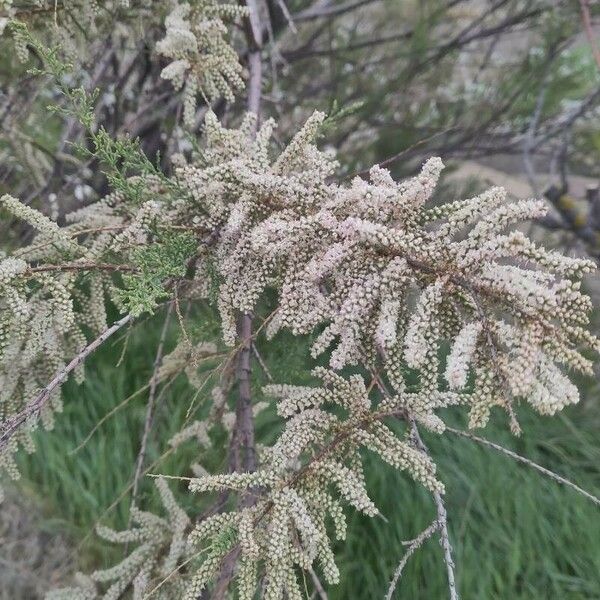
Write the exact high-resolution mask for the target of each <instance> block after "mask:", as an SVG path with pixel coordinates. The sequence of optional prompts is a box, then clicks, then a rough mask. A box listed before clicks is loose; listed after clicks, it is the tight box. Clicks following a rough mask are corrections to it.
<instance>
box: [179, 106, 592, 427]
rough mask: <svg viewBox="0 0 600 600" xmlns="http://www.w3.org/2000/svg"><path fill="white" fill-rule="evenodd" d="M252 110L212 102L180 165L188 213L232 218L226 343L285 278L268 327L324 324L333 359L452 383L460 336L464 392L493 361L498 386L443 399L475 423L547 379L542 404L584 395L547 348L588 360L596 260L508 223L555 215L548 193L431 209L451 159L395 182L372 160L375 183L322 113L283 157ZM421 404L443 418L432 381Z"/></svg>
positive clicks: (457, 381) (458, 380)
mask: <svg viewBox="0 0 600 600" xmlns="http://www.w3.org/2000/svg"><path fill="white" fill-rule="evenodd" d="M253 119H254V117H253V116H252V115H249V116H248V117H247V119H246V121H245V122H244V123H243V124H242V126H241V127H240V129H238V130H225V129H224V128H222V126H221V125H220V124H219V123H218V121H217V120H216V117H215V116H214V115H212V113H209V114H208V115H207V120H206V144H207V146H206V148H205V150H204V152H203V155H202V158H203V160H202V162H199V163H197V164H190V165H185V166H182V167H180V168H179V169H178V172H177V177H178V180H179V181H180V182H181V185H182V186H183V187H184V188H186V189H189V190H190V193H191V194H192V196H193V199H194V201H195V202H194V203H192V205H190V203H189V202H188V203H185V204H182V206H181V207H180V208H178V209H177V210H181V215H184V214H186V211H190V210H192V211H194V217H192V215H191V214H189V213H188V214H187V217H186V218H194V219H195V222H196V223H197V224H199V225H202V226H203V227H205V228H207V229H208V230H215V229H216V230H217V231H218V233H219V236H218V239H217V240H216V241H215V243H214V245H213V248H214V250H212V251H211V252H208V253H206V254H205V259H202V260H201V261H200V262H201V264H200V266H199V272H201V273H205V272H206V269H205V267H204V266H203V260H206V261H211V264H215V265H216V267H217V268H218V270H219V275H220V279H221V283H220V286H219V309H220V311H221V317H222V322H223V332H224V339H225V341H226V342H227V343H229V344H231V343H233V341H234V339H235V318H236V315H237V314H238V312H249V311H251V310H253V308H254V307H255V305H256V302H257V301H258V299H259V298H260V296H261V294H262V292H263V291H264V290H265V289H266V288H267V287H275V288H276V289H277V290H278V291H279V306H278V309H277V312H276V314H275V315H274V317H273V319H272V320H271V322H270V323H269V326H268V329H267V332H268V335H270V336H272V335H274V334H275V333H276V332H277V330H278V329H280V328H281V327H289V328H290V329H291V330H292V332H293V333H295V334H306V333H309V332H311V331H313V330H314V329H315V328H316V327H318V326H321V325H325V327H324V329H323V330H322V332H321V333H320V335H319V336H318V337H317V338H316V340H315V342H314V345H313V355H314V356H317V355H319V354H321V353H322V352H324V351H325V350H326V349H327V348H328V347H330V346H332V345H333V347H332V350H331V355H330V365H331V367H332V368H334V369H339V368H342V367H344V366H346V365H352V364H367V365H369V364H371V365H372V364H375V363H376V362H377V361H378V360H380V359H383V361H384V364H385V365H386V368H387V374H388V377H389V379H390V381H391V382H392V383H393V384H394V386H395V388H396V390H397V391H401V390H403V389H404V387H403V370H406V369H407V368H408V369H416V370H417V371H418V372H419V376H420V379H421V386H422V389H423V390H426V391H427V392H428V394H429V395H430V396H431V395H432V394H438V393H439V392H438V391H437V373H438V372H439V370H440V365H439V364H438V363H439V361H440V356H441V353H440V352H439V348H440V344H441V342H442V341H443V340H444V339H447V340H449V341H450V342H451V343H452V344H453V350H452V352H451V354H450V357H449V359H448V364H447V365H446V368H445V372H446V376H447V380H448V383H449V384H450V387H451V389H452V390H454V391H455V392H461V390H463V388H465V386H466V381H467V377H468V373H469V369H470V368H472V370H473V372H474V373H477V372H478V371H482V370H483V371H485V372H488V373H491V379H489V380H486V381H487V389H488V392H487V394H486V395H485V398H481V397H480V394H481V390H479V391H478V393H477V394H466V393H462V395H461V398H460V399H458V398H457V394H456V393H452V394H447V395H446V396H436V398H438V399H437V400H430V404H431V405H434V404H436V405H440V404H439V402H440V400H439V399H440V398H442V397H443V398H445V401H446V402H448V403H451V404H454V403H457V402H461V403H467V404H471V406H472V409H473V412H472V418H471V423H472V424H473V425H483V424H484V423H485V421H486V418H487V414H488V412H489V407H491V406H492V405H495V404H499V405H502V406H505V407H507V408H509V410H511V411H512V409H511V408H510V404H511V403H512V402H513V401H514V400H518V399H531V394H533V393H535V394H536V398H537V400H535V401H532V405H533V406H534V407H535V408H537V409H538V410H541V411H542V412H554V411H555V410H557V409H558V408H560V407H562V406H565V405H566V404H568V403H571V402H572V401H574V400H576V397H577V396H576V394H575V393H573V392H571V393H569V394H561V395H557V392H558V390H557V389H556V390H555V389H552V386H548V385H547V383H544V382H545V381H547V375H546V373H547V364H548V363H551V364H561V363H562V364H563V365H564V366H566V367H569V368H574V369H578V370H583V371H586V372H589V365H588V363H587V362H586V360H585V359H584V357H583V356H582V355H581V354H580V353H579V350H578V347H579V346H580V342H581V341H582V340H585V341H586V342H587V343H588V344H590V343H591V345H592V346H593V347H594V348H597V347H598V342H597V341H596V340H595V339H592V338H590V336H589V335H588V334H587V332H586V330H585V325H586V324H587V319H588V314H589V311H590V309H591V303H590V300H589V298H587V297H586V296H585V295H583V294H582V292H581V290H580V284H579V282H578V280H579V279H580V278H581V276H582V275H583V274H585V273H587V272H589V271H591V270H592V269H593V268H594V264H593V263H592V262H591V261H589V260H584V259H574V258H568V257H564V256H561V255H559V254H557V253H556V252H548V251H546V250H544V249H543V248H541V247H538V246H537V245H536V244H535V243H534V242H532V241H531V240H529V239H528V238H527V237H526V236H525V235H524V234H522V233H521V232H519V231H507V229H508V228H509V227H510V226H512V225H514V224H515V223H517V222H519V221H522V220H523V219H528V218H536V217H539V216H540V215H542V214H543V213H544V210H545V209H544V205H543V203H541V202H538V201H532V200H525V201H519V202H514V203H510V202H507V200H506V194H505V193H504V191H503V190H501V189H499V188H494V189H491V190H489V191H488V192H485V193H483V194H481V195H479V196H477V197H475V198H471V199H468V200H461V201H456V202H452V203H447V204H443V205H441V206H437V207H432V208H429V207H428V206H427V201H428V200H429V199H430V197H431V194H432V193H433V191H434V189H435V186H436V182H437V180H438V178H439V175H440V172H441V170H442V168H443V165H442V162H441V161H440V160H439V159H437V158H434V159H430V160H429V161H427V163H426V164H425V165H424V166H423V168H422V170H421V173H420V174H419V175H418V176H416V177H415V178H413V179H411V180H409V181H405V182H401V183H396V182H394V181H393V180H392V178H391V177H390V175H389V173H388V172H387V171H386V170H384V169H381V168H379V167H374V168H373V169H372V170H371V176H370V179H371V181H370V182H367V181H364V180H363V179H360V178H356V179H354V180H353V181H352V182H351V183H350V185H347V184H337V183H334V182H332V181H331V178H330V175H331V174H332V173H333V171H334V169H335V167H336V163H335V160H334V159H333V158H332V157H331V156H330V155H328V154H325V153H323V152H320V151H319V150H318V149H317V148H316V146H315V145H314V139H315V137H316V135H317V133H318V131H319V128H320V126H321V124H322V122H323V120H324V115H323V114H322V113H315V114H314V115H313V116H312V117H311V118H310V119H309V120H308V121H307V123H306V124H305V126H304V127H303V128H302V129H301V130H300V132H299V133H298V134H297V135H296V136H295V137H294V139H293V140H292V141H291V142H290V144H289V145H288V146H287V148H285V149H284V150H283V151H282V153H281V154H280V156H279V157H278V158H276V159H275V160H272V159H271V157H270V147H269V137H270V135H271V132H272V129H273V126H274V124H273V123H272V122H271V121H267V122H266V123H264V124H263V126H262V127H261V128H260V130H259V133H258V135H257V136H256V138H255V139H254V138H253V136H252V135H250V134H249V131H251V130H252V127H251V124H252V122H253ZM202 213H204V215H203V214H202ZM482 329H485V332H486V333H485V335H484V334H482V333H481V331H482ZM509 330H510V331H511V333H509V334H507V333H506V332H507V331H509ZM515 332H516V334H515ZM442 370H443V366H442ZM477 385H478V384H477V381H475V387H477ZM463 396H464V397H463ZM414 398H415V399H417V398H418V397H417V396H414ZM543 398H545V399H546V400H543ZM441 405H442V406H443V403H442V404H441ZM475 405H477V406H476V407H475ZM484 406H487V408H485V409H484ZM413 408H414V410H415V411H416V412H420V413H422V416H423V417H424V418H425V414H428V416H427V417H426V418H427V419H428V420H429V423H430V425H431V424H432V423H433V422H434V421H435V419H434V420H433V421H432V419H433V416H432V414H431V411H429V410H425V409H426V407H425V405H424V404H423V397H422V396H421V397H420V398H419V405H418V406H416V405H415V406H414V407H413ZM423 411H425V412H423ZM475 414H477V415H479V416H478V418H476V419H475V418H473V417H474V415H475ZM435 422H436V423H437V421H435ZM438 425H439V424H438Z"/></svg>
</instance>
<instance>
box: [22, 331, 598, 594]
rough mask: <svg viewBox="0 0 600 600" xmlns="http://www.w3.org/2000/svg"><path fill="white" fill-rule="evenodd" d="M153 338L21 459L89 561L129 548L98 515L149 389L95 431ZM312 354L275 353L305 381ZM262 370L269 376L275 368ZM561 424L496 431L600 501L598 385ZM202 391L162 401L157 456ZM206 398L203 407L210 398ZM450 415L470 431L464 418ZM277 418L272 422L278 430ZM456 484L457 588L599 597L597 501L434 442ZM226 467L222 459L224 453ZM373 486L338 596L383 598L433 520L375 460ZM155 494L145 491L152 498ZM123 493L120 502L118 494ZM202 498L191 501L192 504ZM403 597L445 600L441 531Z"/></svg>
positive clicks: (114, 510) (109, 365)
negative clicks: (111, 543) (406, 544)
mask: <svg viewBox="0 0 600 600" xmlns="http://www.w3.org/2000/svg"><path fill="white" fill-rule="evenodd" d="M148 325H149V328H150V329H151V330H152V333H150V334H145V335H144V336H143V337H140V336H139V335H135V334H134V335H132V336H131V338H130V339H129V341H128V351H127V353H126V354H125V359H124V362H123V364H122V365H121V367H120V368H115V364H116V363H117V361H118V360H119V356H120V353H121V348H122V344H123V341H122V340H121V341H118V342H117V343H115V344H113V345H112V346H108V347H107V348H105V349H104V350H102V351H101V352H99V353H98V355H97V356H96V357H95V358H94V359H93V361H92V362H91V363H90V365H89V367H88V376H87V380H86V383H85V384H84V386H83V387H80V388H78V387H77V386H75V385H74V384H69V385H68V386H66V389H65V396H66V401H65V410H64V414H63V415H62V416H61V417H59V418H58V419H57V424H56V429H55V431H54V432H53V433H50V434H44V435H41V436H38V446H39V450H38V452H37V453H36V454H34V455H33V456H31V457H22V459H21V462H22V468H23V473H24V476H23V482H22V488H23V489H25V490H26V491H27V492H28V493H29V494H30V495H31V496H33V497H35V498H38V499H41V500H42V501H43V503H44V510H45V513H46V515H47V517H48V521H47V523H46V527H50V528H55V529H56V530H61V531H67V532H68V533H69V534H70V537H71V541H72V544H73V548H74V552H76V553H77V554H78V556H80V557H81V558H80V562H81V563H82V566H83V567H86V566H87V567H89V566H90V565H92V564H94V565H96V564H106V563H107V562H109V561H111V560H114V558H115V557H118V556H121V554H120V552H121V551H120V550H119V551H118V554H115V552H116V551H115V549H114V548H110V547H108V546H106V545H103V544H100V543H99V542H98V541H97V540H96V539H95V538H94V536H89V535H88V534H89V533H90V532H91V530H92V528H93V525H94V523H96V521H97V520H98V518H99V517H102V521H103V522H104V523H106V524H110V525H116V526H122V525H123V524H124V523H126V521H127V510H128V506H129V497H128V496H127V494H126V491H127V487H128V485H129V483H130V482H131V478H132V475H133V464H134V462H135V457H136V455H137V452H138V446H139V438H140V432H141V428H142V423H143V418H144V413H145V401H146V396H145V395H144V394H140V395H139V396H137V397H135V398H133V399H132V400H130V401H129V402H128V403H127V405H126V406H125V407H124V408H122V409H120V410H118V411H117V412H115V413H114V414H113V415H112V416H111V417H110V418H107V419H106V421H105V422H104V423H103V424H102V425H101V426H100V427H99V428H98V429H97V431H95V433H94V434H93V435H92V436H91V437H90V438H89V440H88V441H87V442H86V443H85V444H84V445H83V447H82V448H80V449H79V450H77V451H75V449H76V448H77V447H78V446H79V445H81V444H82V442H83V441H84V440H86V438H87V436H88V435H89V433H90V432H91V431H92V430H93V429H94V426H95V425H96V424H97V423H98V421H99V420H100V419H102V418H103V417H105V416H106V415H109V414H110V413H111V411H113V410H114V409H115V407H117V406H118V405H119V404H120V403H121V402H122V401H123V399H125V398H127V397H128V396H130V395H131V394H132V393H134V392H135V391H136V390H138V389H139V388H141V387H143V386H144V384H145V383H146V382H147V380H148V377H149V375H150V365H151V364H152V361H153V357H154V352H155V346H156V343H157V340H158V336H159V329H160V323H159V322H158V321H149V322H148ZM304 356H305V348H304V347H303V344H302V343H299V342H297V341H294V340H293V339H292V338H283V339H282V340H281V342H280V343H279V344H274V345H271V346H270V349H269V350H267V348H265V349H264V357H265V359H266V360H267V362H268V363H269V365H270V367H271V369H272V372H273V375H274V376H275V378H276V379H278V380H283V381H289V380H292V381H294V380H295V381H298V379H303V378H304V379H305V378H306V374H305V373H306V364H305V362H304V361H305V359H304ZM263 378H264V376H263ZM587 396H588V398H587V400H586V401H585V402H584V403H583V404H582V405H580V406H578V407H574V408H572V409H571V410H568V411H566V412H565V414H564V415H562V416H559V417H556V418H542V417H538V416H535V415H532V414H530V413H528V412H527V411H524V412H522V413H521V422H522V425H523V429H524V435H523V437H522V438H521V439H519V440H515V439H513V438H511V436H510V435H508V434H507V432H506V424H505V422H504V420H503V419H501V418H500V417H499V416H498V419H497V422H495V423H492V424H491V425H490V427H489V428H488V429H487V430H485V432H484V435H485V436H486V437H489V438H490V439H494V440H497V441H500V442H501V443H502V444H504V445H506V446H509V447H511V448H513V449H515V450H516V451H517V452H519V453H521V454H524V455H526V456H527V457H529V458H531V459H533V460H535V461H537V462H539V463H541V464H543V465H544V466H546V467H548V468H550V469H553V470H555V471H557V472H559V473H561V474H563V475H565V476H567V477H569V478H571V479H573V480H575V481H576V482H577V483H578V484H580V485H581V486H582V487H584V488H585V489H587V490H589V491H591V492H592V493H594V494H596V495H600V466H599V465H600V442H599V441H598V437H599V436H598V432H600V403H599V402H598V397H597V391H596V390H595V388H594V389H590V390H588V393H587ZM189 398H190V392H189V388H188V387H187V386H186V384H185V382H184V381H183V380H177V381H176V382H175V383H174V384H173V385H172V386H171V387H170V389H169V391H168V393H166V394H165V395H164V398H163V400H162V401H161V405H160V409H159V414H158V418H157V421H156V425H155V428H154V430H153V437H152V438H151V443H150V447H149V454H148V461H149V462H152V461H154V460H155V459H156V458H158V457H159V456H160V453H161V452H162V451H164V449H165V447H166V440H167V439H168V438H169V437H170V436H171V435H172V434H173V433H174V432H175V431H176V430H177V427H178V425H179V424H180V423H182V422H183V419H184V417H185V413H186V411H187V408H188V406H189ZM200 404H201V402H200ZM448 418H449V420H450V421H453V422H454V423H455V424H456V425H457V426H462V425H463V421H464V415H461V414H449V415H448ZM272 423H273V419H272V417H269V415H267V416H266V417H265V418H263V420H262V422H261V424H260V429H261V431H262V432H268V431H269V429H270V428H271V427H272ZM426 441H427V443H428V445H429V446H430V449H431V452H432V454H433V456H434V458H435V460H436V462H437V464H438V465H439V473H440V477H441V478H442V479H443V481H444V482H445V483H446V486H447V495H446V501H447V508H448V513H449V519H450V527H451V538H452V540H453V543H454V548H455V554H456V556H455V558H456V565H457V576H458V585H459V588H460V591H461V595H462V598H464V599H468V600H470V599H486V600H488V599H496V598H498V599H502V600H504V599H511V600H512V599H515V600H516V599H523V600H525V599H527V600H533V599H541V598H548V599H556V600H563V599H573V600H575V599H587V600H591V599H600V512H599V509H598V507H597V506H594V505H593V504H591V503H590V502H589V501H587V500H586V499H585V498H583V497H581V496H578V495H577V494H576V493H575V492H573V491H571V490H569V489H566V488H563V487H561V486H560V485H559V484H557V483H555V482H553V481H549V480H548V479H545V478H544V477H543V476H542V475H540V474H538V473H536V472H534V471H532V470H531V469H528V468H527V467H524V466H520V465H517V464H516V463H515V462H513V461H512V460H511V459H509V458H507V457H505V456H503V455H499V454H497V453H495V452H494V451H493V450H490V449H487V448H482V447H480V446H478V445H476V444H474V443H473V442H472V441H469V440H465V439H462V438H456V437H453V436H452V435H451V434H447V435H445V436H443V437H437V436H428V437H427V439H426ZM191 451H192V450H191V448H190V449H188V450H187V451H186V450H184V451H183V453H182V454H180V455H176V456H170V457H168V458H167V459H165V460H164V461H163V462H162V463H161V465H160V467H157V469H156V470H157V471H158V472H162V473H181V472H182V470H183V467H184V466H185V465H187V464H188V463H189V459H190V456H191V455H190V452H191ZM213 460H214V461H215V465H217V462H218V460H219V459H218V458H214V459H213ZM368 461H369V462H368V468H367V474H368V480H369V488H370V490H371V492H372V495H373V497H374V498H375V500H376V502H377V504H378V506H379V508H380V510H381V512H382V514H383V515H384V518H379V519H366V518H363V517H361V516H358V515H356V514H351V516H350V527H349V538H348V540H347V542H346V543H345V544H344V545H340V547H339V548H338V557H339V564H340V567H341V571H342V583H341V584H340V585H339V586H338V587H337V588H334V589H331V590H330V598H332V600H335V599H342V598H343V599H347V598H353V599H357V600H361V599H365V600H367V599H371V598H383V595H384V593H385V590H386V589H387V584H388V581H389V579H390V577H391V574H392V573H393V570H394V568H395V565H396V564H397V562H398V560H399V559H400V557H401V556H402V553H403V546H402V541H403V540H409V539H411V538H413V537H415V536H416V535H417V534H418V533H419V532H420V531H421V530H422V529H423V528H425V527H426V526H427V525H428V524H429V523H430V522H431V520H432V519H433V518H434V507H433V503H432V501H431V499H430V498H429V497H428V495H427V494H426V493H425V492H424V491H423V490H422V489H420V488H419V487H417V486H416V485H415V484H413V483H412V482H411V481H410V480H409V479H408V478H406V477H404V476H403V475H401V474H398V473H396V472H394V471H393V470H392V469H390V468H387V467H386V466H384V465H382V464H381V463H380V462H379V461H376V460H375V459H374V458H372V457H370V458H368ZM150 490H151V488H150V487H148V485H147V484H146V487H145V488H143V493H144V494H145V496H146V498H147V499H148V500H149V501H151V502H152V499H151V497H150V495H149V494H150ZM123 493H125V495H124V496H123V497H122V498H121V500H120V501H119V500H118V499H119V497H120V496H121V495H122V494H123ZM192 500H194V499H190V501H192ZM395 597H396V598H410V599H423V600H425V599H427V600H430V599H434V600H437V599H438V598H439V599H442V598H445V597H447V591H446V578H445V571H444V566H443V562H442V559H441V550H440V547H439V544H438V541H437V539H432V540H430V541H429V542H428V543H427V544H426V545H425V546H424V547H423V548H422V549H421V550H420V551H418V552H417V553H416V554H415V555H414V556H413V557H412V558H411V559H410V561H409V563H408V566H407V568H406V571H405V576H404V577H403V579H402V580H401V582H400V585H399V587H398V589H397V593H396V596H395Z"/></svg>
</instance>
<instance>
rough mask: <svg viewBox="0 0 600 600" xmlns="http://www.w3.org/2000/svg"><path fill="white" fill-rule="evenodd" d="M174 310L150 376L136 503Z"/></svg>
mask: <svg viewBox="0 0 600 600" xmlns="http://www.w3.org/2000/svg"><path fill="white" fill-rule="evenodd" d="M172 310H173V303H170V304H169V307H168V309H167V315H166V317H165V322H164V323H163V328H162V332H161V334H160V341H159V342H158V348H157V350H156V356H155V358H154V370H153V372H152V377H151V378H150V392H149V393H148V406H147V407H146V418H145V420H144V432H143V434H142V441H141V443H140V451H139V454H138V457H137V461H136V465H135V475H134V477H133V490H132V492H131V504H132V506H133V505H135V501H136V498H137V492H138V485H139V479H140V476H141V474H142V467H143V466H144V460H145V458H146V447H147V445H148V437H149V435H150V429H151V428H152V421H153V417H154V404H155V400H156V389H157V388H158V369H159V368H160V365H161V364H162V358H163V353H164V346H165V339H166V337H167V331H168V329H169V324H170V322H171V314H172Z"/></svg>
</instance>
